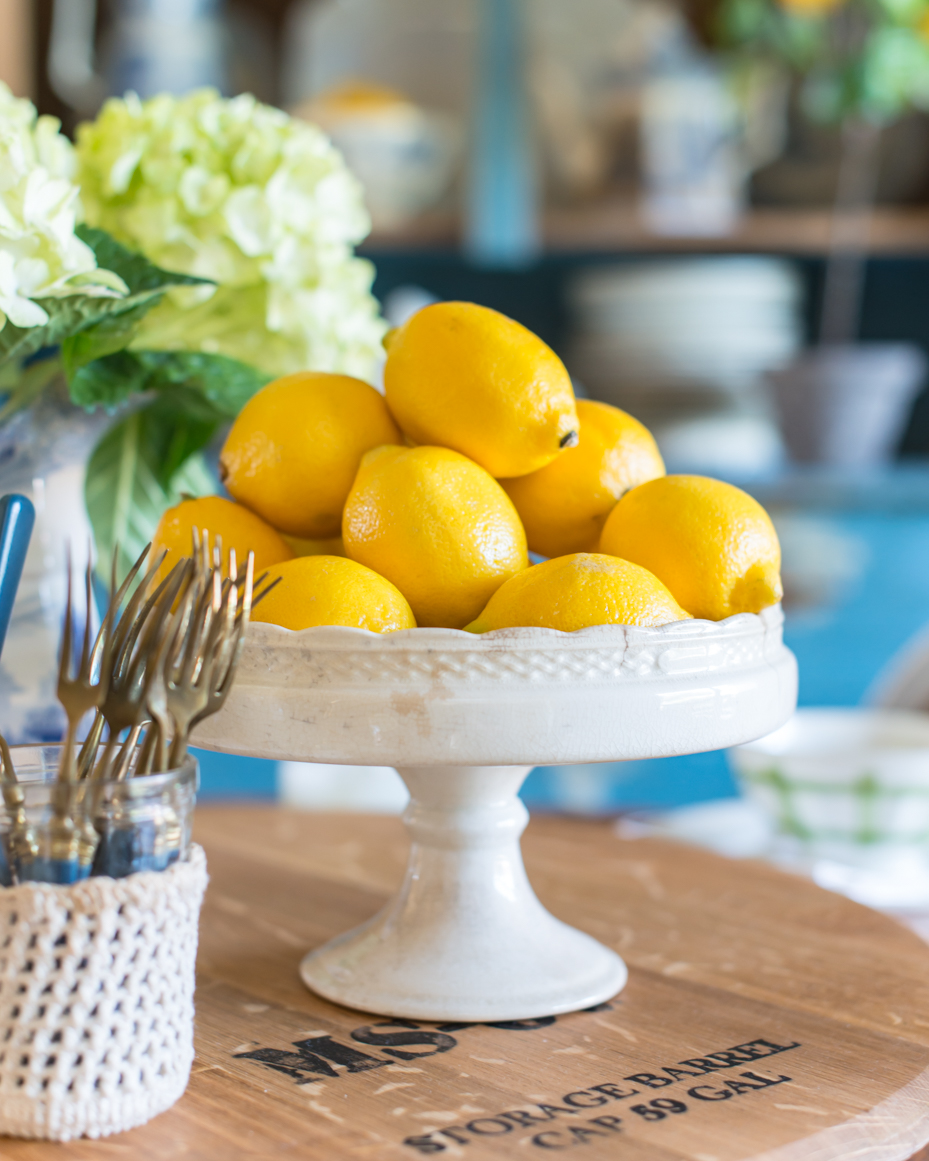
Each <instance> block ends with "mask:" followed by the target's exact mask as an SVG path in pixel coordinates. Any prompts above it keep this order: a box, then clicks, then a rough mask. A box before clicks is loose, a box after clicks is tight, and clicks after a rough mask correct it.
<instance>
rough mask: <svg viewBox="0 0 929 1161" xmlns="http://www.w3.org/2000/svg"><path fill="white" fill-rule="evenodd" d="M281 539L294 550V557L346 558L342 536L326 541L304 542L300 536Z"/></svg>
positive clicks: (330, 537)
mask: <svg viewBox="0 0 929 1161" xmlns="http://www.w3.org/2000/svg"><path fill="white" fill-rule="evenodd" d="M281 539H282V540H283V541H284V542H285V543H286V544H287V546H288V547H289V548H291V549H292V550H293V554H294V556H344V555H345V545H344V544H343V543H342V537H341V536H329V537H327V538H326V539H325V540H304V539H302V538H301V537H299V536H287V535H282V536H281Z"/></svg>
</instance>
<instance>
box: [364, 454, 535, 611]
mask: <svg viewBox="0 0 929 1161" xmlns="http://www.w3.org/2000/svg"><path fill="white" fill-rule="evenodd" d="M342 538H343V540H344V542H345V551H346V552H347V553H348V555H349V556H350V557H351V559H352V560H357V561H358V562H359V563H360V564H365V565H367V566H368V568H373V569H374V570H375V571H376V572H379V573H380V574H381V576H385V577H387V579H388V580H389V581H392V582H393V583H394V584H395V585H396V586H397V588H398V589H399V590H400V592H401V593H403V595H404V596H405V597H406V599H407V600H408V601H409V602H410V606H411V608H412V609H413V613H414V615H415V617H416V621H417V623H418V624H419V625H444V626H446V627H448V628H452V629H460V628H461V626H462V625H466V624H467V623H468V621H471V620H473V619H474V618H475V617H476V616H477V614H478V613H479V612H480V611H481V609H482V608H483V607H484V605H485V604H486V603H487V601H488V599H489V598H490V596H491V594H492V593H493V592H494V590H495V589H497V588H499V587H500V585H502V584H503V582H504V581H505V580H508V579H509V578H510V577H511V576H513V575H514V574H515V573H517V572H519V571H520V570H521V569H524V568H526V567H527V564H528V558H527V555H526V534H525V532H523V526H522V524H520V522H519V517H518V516H517V515H516V509H515V508H514V507H513V505H512V504H511V503H510V500H509V497H508V496H507V494H506V492H504V490H503V489H502V488H501V487H500V485H499V484H498V483H497V481H496V480H495V479H493V478H492V477H491V476H490V475H488V473H487V472H485V471H484V469H483V468H480V467H478V465H477V464H475V463H472V461H471V460H469V459H467V458H466V457H465V456H463V455H459V454H458V452H455V451H451V450H450V449H448V448H443V447H416V448H401V447H380V448H377V449H376V450H375V451H371V452H368V454H367V455H366V456H365V457H364V459H362V461H361V467H360V468H359V470H358V477H357V479H356V480H355V484H354V487H353V488H352V490H351V494H350V495H349V497H348V502H347V503H346V505H345V516H344V519H343V521H342Z"/></svg>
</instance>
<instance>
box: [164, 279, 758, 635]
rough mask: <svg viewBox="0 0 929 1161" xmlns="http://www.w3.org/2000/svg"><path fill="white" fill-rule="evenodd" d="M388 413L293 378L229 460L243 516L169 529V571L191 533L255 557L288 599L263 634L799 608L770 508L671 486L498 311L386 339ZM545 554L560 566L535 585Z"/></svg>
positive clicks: (168, 517)
mask: <svg viewBox="0 0 929 1161" xmlns="http://www.w3.org/2000/svg"><path fill="white" fill-rule="evenodd" d="M384 380H385V396H386V397H384V396H381V395H380V394H379V393H378V392H377V391H376V390H375V389H374V388H373V387H371V386H369V385H368V384H367V383H362V382H361V381H360V380H358V379H352V378H349V377H348V376H344V375H334V374H325V373H316V372H306V373H301V374H296V375H288V376H286V377H284V378H283V379H278V380H276V381H275V382H273V383H270V384H268V386H267V387H265V388H263V389H262V390H261V391H259V392H258V394H257V395H255V396H254V397H253V398H252V399H251V401H250V402H249V403H248V404H246V406H245V407H244V409H243V410H242V412H241V414H240V415H239V417H238V419H237V420H236V422H235V424H234V425H233V427H232V430H231V431H230V433H229V437H228V439H227V440H226V443H225V446H224V447H223V450H222V453H221V456H220V471H221V475H222V478H223V483H224V484H225V487H226V489H227V490H228V492H229V494H230V495H231V496H232V497H233V499H232V500H226V499H223V498H220V497H218V496H209V497H204V498H202V499H197V500H186V501H184V502H183V503H181V504H179V505H178V506H177V507H176V508H173V509H171V510H170V511H169V512H167V513H166V514H165V516H164V517H163V519H162V521H161V524H160V525H159V528H158V532H157V534H156V538H155V546H156V548H159V549H160V548H165V549H166V550H167V551H168V560H167V562H166V564H167V565H170V564H171V563H173V562H174V561H175V560H176V559H178V557H180V556H181V555H186V554H187V553H189V551H190V549H189V545H190V543H191V529H192V528H193V527H195V526H196V527H198V528H199V529H201V530H207V529H208V530H209V532H210V534H211V535H213V536H216V535H219V536H221V537H222V540H223V544H224V546H225V547H226V548H227V549H228V548H230V547H231V548H235V550H236V554H237V556H238V557H239V559H242V558H243V557H244V556H245V554H246V553H247V552H249V551H253V552H254V553H255V563H256V567H257V569H258V571H259V572H265V571H267V572H268V573H269V574H270V576H271V577H272V578H275V577H280V583H279V584H278V585H277V587H276V588H275V589H274V590H273V592H272V593H271V594H270V595H269V596H268V597H267V598H266V599H265V600H264V601H263V602H262V603H261V604H260V605H259V606H258V608H257V609H256V610H255V620H259V621H269V622H272V623H275V624H278V625H283V626H285V627H286V628H289V629H304V628H308V627H309V626H312V625H350V626H355V627H358V628H362V629H370V630H373V631H374V632H377V633H389V632H393V631H395V630H398V629H410V628H415V627H416V626H417V625H420V626H424V625H440V626H446V627H448V628H455V629H461V628H464V629H468V630H470V631H471V632H475V633H482V632H486V631H488V630H491V629H500V628H506V627H508V626H516V625H535V626H546V627H549V628H553V629H561V630H563V631H566V632H571V631H573V630H575V629H581V628H584V627H586V626H588V625H601V624H610V623H613V624H625V625H663V624H666V623H668V622H670V621H679V620H683V619H685V618H688V617H704V618H709V619H710V620H720V619H722V618H723V617H728V616H731V615H732V614H734V613H742V612H758V611H760V610H761V609H763V608H765V607H766V606H767V605H771V604H774V603H775V602H776V601H778V600H779V599H780V597H781V584H780V577H779V569H780V549H779V547H778V542H777V536H776V534H775V532H774V528H773V526H772V524H771V521H770V520H769V518H768V516H767V514H766V513H765V511H764V509H763V508H761V507H760V506H759V505H758V504H757V503H756V501H755V500H753V499H752V498H751V497H750V496H748V495H746V493H744V492H742V491H740V490H739V489H738V488H735V487H733V486H732V485H730V484H725V483H722V482H720V481H718V480H711V479H707V478H705V477H702V476H668V475H665V469H664V464H663V462H662V459H661V455H660V454H659V451H658V448H657V446H656V444H655V441H654V440H653V438H652V436H651V435H650V434H649V432H648V431H647V430H646V429H645V428H644V427H643V426H642V425H641V424H640V423H639V422H638V421H637V420H635V419H633V418H632V416H630V415H627V414H626V413H625V412H624V411H620V410H619V409H618V408H616V407H610V406H609V405H608V404H605V403H594V402H589V401H587V400H575V397H574V392H573V390H572V387H571V380H570V378H569V377H568V373H567V371H566V370H565V368H564V366H563V364H562V363H561V361H560V360H559V359H558V357H557V356H556V355H555V354H554V352H553V351H551V350H550V349H549V348H548V347H547V346H546V345H545V344H544V343H543V342H542V341H541V339H539V338H538V337H537V336H536V335H534V334H532V332H531V331H528V330H526V329H525V327H522V326H520V325H519V324H518V323H516V322H513V321H512V320H511V319H508V318H506V317H505V316H504V315H501V314H498V313H497V312H496V311H493V310H489V309H488V308H486V307H482V306H476V305H474V304H473V303H466V302H444V303H437V304H436V305H434V306H428V307H426V308H425V309H424V310H421V311H419V313H417V314H416V315H414V316H413V317H412V318H411V319H410V320H409V321H408V322H407V323H405V324H404V325H403V326H402V327H400V328H399V329H398V330H396V331H394V332H392V333H391V334H390V335H389V336H388V340H387V364H386V367H385V372H384ZM528 550H531V551H532V552H533V553H536V554H538V555H539V556H543V557H547V558H548V559H546V560H545V561H543V562H542V563H537V564H534V565H530V562H529V556H528Z"/></svg>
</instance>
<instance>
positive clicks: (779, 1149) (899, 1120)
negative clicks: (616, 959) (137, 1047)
mask: <svg viewBox="0 0 929 1161" xmlns="http://www.w3.org/2000/svg"><path fill="white" fill-rule="evenodd" d="M196 831H197V838H198V839H199V841H200V842H201V843H202V844H203V845H204V847H205V848H206V852H207V857H208V860H209V868H210V875H211V885H210V889H209V892H208V895H207V902H206V905H205V908H204V912H203V919H202V924H201V954H200V983H199V989H198V993H197V1060H196V1062H195V1065H194V1071H193V1075H192V1077H191V1082H190V1087H189V1089H188V1091H187V1094H186V1095H185V1096H184V1097H183V1098H182V1100H181V1101H180V1102H179V1103H178V1104H177V1105H176V1106H175V1107H174V1108H173V1109H171V1110H170V1111H169V1112H167V1113H165V1114H164V1115H162V1116H161V1117H158V1118H156V1120H154V1121H152V1122H151V1123H150V1124H149V1125H147V1126H145V1127H143V1128H140V1129H136V1130H133V1131H132V1132H129V1133H123V1134H120V1135H118V1136H115V1137H111V1138H108V1139H105V1140H102V1141H79V1142H75V1143H71V1144H69V1145H49V1144H43V1143H39V1142H25V1141H12V1140H9V1139H7V1140H3V1141H0V1158H4V1159H5V1158H9V1159H11V1161H13V1159H16V1161H47V1159H51V1158H56V1159H60V1161H71V1159H74V1161H77V1159H80V1161H99V1159H103V1161H106V1159H109V1158H113V1159H114V1161H115V1159H117V1158H130V1159H132V1161H156V1159H157V1161H166V1159H168V1158H171V1159H172V1161H174V1159H184V1161H200V1159H203V1161H206V1159H210V1161H238V1159H239V1158H243V1159H244V1158H250V1159H251V1158H282V1159H284V1158H295V1159H308V1161H316V1159H320V1161H322V1159H326V1161H339V1159H342V1158H345V1159H347V1161H348V1159H352V1161H353V1159H379V1158H385V1159H390V1158H397V1159H401V1158H407V1159H410V1161H413V1159H415V1158H416V1157H422V1156H439V1155H441V1156H442V1157H443V1161H444V1158H448V1159H449V1161H452V1159H456V1161H457V1159H458V1158H465V1159H468V1158H474V1159H476V1161H480V1159H481V1158H514V1159H526V1161H529V1159H532V1158H539V1161H542V1159H543V1158H545V1157H547V1156H556V1155H565V1156H568V1157H574V1156H576V1157H577V1158H578V1159H579V1161H581V1159H583V1158H585V1157H590V1158H591V1159H592V1161H596V1159H597V1158H620V1159H623V1161H627V1159H628V1161H681V1159H685V1158H686V1159H687V1161H744V1159H748V1158H753V1159H756V1161H761V1159H763V1161H830V1159H833V1158H834V1159H836V1161H839V1159H841V1161H846V1159H851V1158H852V1157H854V1159H855V1161H904V1159H905V1158H910V1157H913V1156H915V1155H917V1154H918V1153H919V1151H920V1150H921V1149H922V1147H923V1146H924V1145H925V1144H926V1142H927V1141H929V947H927V946H926V945H925V944H923V943H922V942H921V941H920V940H919V939H918V938H917V937H916V936H915V935H913V934H912V933H910V932H908V931H907V930H905V929H904V928H902V927H900V926H898V925H897V924H896V923H894V922H893V921H892V920H890V919H887V918H885V917H883V916H881V915H879V914H876V913H875V912H872V911H868V910H867V909H865V908H863V907H859V906H857V905H855V904H853V903H850V902H848V901H847V900H845V899H843V898H841V897H839V896H837V895H832V894H829V893H827V892H825V891H821V890H819V889H818V888H816V887H814V886H812V885H811V884H809V883H807V882H805V881H803V880H800V879H796V878H793V877H790V876H787V875H783V874H781V873H779V872H776V871H774V870H771V869H770V868H768V867H765V866H762V865H761V864H754V863H743V862H731V861H727V860H724V859H721V858H718V857H716V856H713V855H709V854H704V853H702V852H698V851H694V850H690V849H688V848H685V847H681V846H675V845H672V844H669V843H664V842H659V841H656V840H636V841H624V840H620V839H619V838H617V837H616V836H615V835H614V834H613V833H612V831H611V829H610V828H609V826H607V825H606V824H599V823H597V824H594V823H590V824H588V823H582V822H575V821H568V820H564V819H537V820H534V821H533V822H532V823H531V824H530V826H529V829H528V831H527V833H526V837H525V839H524V843H523V847H524V851H525V855H526V863H527V867H528V871H529V875H530V878H531V879H532V882H533V884H534V885H535V887H536V889H537V891H538V893H539V895H540V897H541V899H542V901H543V903H545V905H546V906H548V907H549V908H550V909H551V910H552V911H553V912H554V913H555V914H556V915H557V916H559V917H560V918H562V919H565V920H567V921H569V922H571V923H573V924H575V925H577V926H578V927H581V928H582V929H584V930H585V931H588V932H590V933H591V934H593V935H595V936H596V937H597V938H599V939H601V940H603V941H604V942H606V943H607V944H610V945H611V946H613V947H615V948H616V949H617V950H618V951H619V952H621V954H622V955H623V956H624V957H625V959H626V961H627V962H628V964H629V966H630V969H631V975H630V983H629V985H628V987H627V988H626V990H625V991H624V992H622V993H621V995H620V996H618V997H617V998H616V999H615V1000H614V1001H612V1002H611V1003H609V1004H607V1005H604V1006H602V1007H600V1008H599V1009H597V1010H593V1011H589V1012H579V1013H575V1014H572V1015H569V1016H563V1017H559V1018H557V1019H553V1020H549V1021H525V1022H520V1023H517V1024H515V1025H506V1026H487V1025H440V1026H436V1025H432V1024H425V1023H423V1022H421V1021H420V1022H397V1021H392V1020H388V1019H386V1018H385V1019H383V1020H382V1019H379V1018H377V1017H372V1016H370V1015H366V1014H363V1013H360V1012H351V1011H348V1010H345V1009H342V1008H338V1007H335V1006H334V1005H331V1004H328V1003H326V1002H325V1001H323V1000H320V999H318V998H316V997H315V996H313V995H311V994H310V993H309V992H307V991H306V990H305V988H304V987H303V985H302V983H301V982H300V979H299V977H298V975H297V964H298V962H299V959H300V957H301V956H302V955H303V954H304V952H306V951H307V950H308V949H310V948H312V947H314V946H316V945H317V944H319V943H320V942H321V941H323V940H325V939H328V938H330V937H331V936H333V935H335V934H336V933H338V932H340V931H343V930H345V929H346V928H348V927H350V926H352V925H353V924H356V923H358V922H360V921H362V920H364V919H366V918H367V917H368V916H370V915H372V914H373V913H374V912H375V911H376V910H377V909H378V908H379V907H380V906H381V904H382V903H383V902H384V900H385V899H386V898H387V896H388V895H389V894H390V893H391V891H392V890H393V889H394V888H395V887H396V886H397V885H398V883H399V881H400V878H401V876H402V873H403V867H404V863H405V858H406V850H407V842H406V838H405V834H404V831H403V828H402V825H401V824H400V822H399V821H398V820H396V819H385V818H372V817H367V816H357V815H356V816H346V815H325V814H310V813H300V812H296V811H285V810H282V809H278V808H261V807H208V808H199V809H198V811H197V826H196Z"/></svg>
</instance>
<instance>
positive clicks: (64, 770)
mask: <svg viewBox="0 0 929 1161" xmlns="http://www.w3.org/2000/svg"><path fill="white" fill-rule="evenodd" d="M91 578H92V567H91V565H90V564H88V565H87V569H86V572H85V576H84V587H85V597H86V601H85V618H86V619H85V622H84V640H83V643H82V645H81V656H80V661H79V663H78V668H77V673H76V674H75V675H74V676H73V677H71V676H70V672H71V665H72V645H73V632H74V630H73V606H72V600H71V585H72V579H73V577H72V572H71V553H70V550H69V552H68V600H67V607H66V609H65V623H64V631H63V632H62V635H61V658H60V660H59V663H58V700H59V701H60V702H61V704H62V705H63V706H64V710H65V713H66V714H67V715H68V729H67V732H66V733H65V742H64V750H63V751H62V755H61V766H60V769H59V779H61V780H63V781H65V782H74V781H75V780H76V777H77V763H76V761H75V754H74V740H75V738H76V737H77V728H78V726H79V725H80V723H81V719H82V718H83V717H84V715H85V714H86V713H87V712H88V711H89V710H92V709H97V708H98V707H99V706H101V705H102V704H103V700H104V698H105V697H106V690H107V681H108V674H107V672H106V666H105V665H103V666H101V670H100V674H99V676H98V677H97V680H96V681H94V679H93V662H94V660H95V658H94V657H93V656H92V653H91V628H90V616H91V609H92V601H93V591H92V580H91ZM108 629H109V621H108V620H104V623H103V626H102V627H101V630H100V637H101V638H102V640H103V644H102V648H101V654H102V655H105V654H106V647H107V641H108V637H109V632H108ZM96 652H97V650H96V649H94V650H93V653H94V654H95V653H96Z"/></svg>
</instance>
